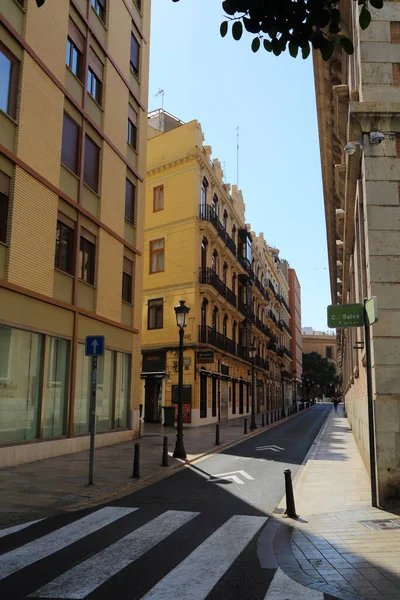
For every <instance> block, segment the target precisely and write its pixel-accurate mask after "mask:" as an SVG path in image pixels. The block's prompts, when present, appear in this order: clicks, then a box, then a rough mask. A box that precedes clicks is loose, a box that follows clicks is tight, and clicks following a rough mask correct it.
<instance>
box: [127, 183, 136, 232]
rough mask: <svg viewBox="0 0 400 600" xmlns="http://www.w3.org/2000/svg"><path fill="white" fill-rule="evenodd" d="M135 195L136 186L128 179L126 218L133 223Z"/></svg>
mask: <svg viewBox="0 0 400 600" xmlns="http://www.w3.org/2000/svg"><path fill="white" fill-rule="evenodd" d="M135 197H136V187H135V186H134V185H133V183H132V182H131V181H129V179H127V180H126V185H125V219H126V220H127V221H129V222H130V223H132V224H133V223H134V222H135Z"/></svg>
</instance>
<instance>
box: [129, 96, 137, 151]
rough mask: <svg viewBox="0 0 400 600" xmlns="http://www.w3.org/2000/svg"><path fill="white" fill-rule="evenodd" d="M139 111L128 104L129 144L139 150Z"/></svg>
mask: <svg viewBox="0 0 400 600" xmlns="http://www.w3.org/2000/svg"><path fill="white" fill-rule="evenodd" d="M137 118H138V116H137V113H136V112H135V111H134V110H133V108H132V106H131V105H130V104H129V105H128V144H129V145H130V146H132V148H133V149H134V150H137Z"/></svg>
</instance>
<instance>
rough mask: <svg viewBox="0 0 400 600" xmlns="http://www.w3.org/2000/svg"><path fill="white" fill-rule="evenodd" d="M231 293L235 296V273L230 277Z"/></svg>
mask: <svg viewBox="0 0 400 600" xmlns="http://www.w3.org/2000/svg"><path fill="white" fill-rule="evenodd" d="M232 292H233V293H234V294H236V273H233V275H232Z"/></svg>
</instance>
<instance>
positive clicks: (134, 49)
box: [131, 33, 140, 76]
mask: <svg viewBox="0 0 400 600" xmlns="http://www.w3.org/2000/svg"><path fill="white" fill-rule="evenodd" d="M139 54H140V45H139V42H138V41H137V39H136V38H135V36H134V35H133V33H132V34H131V71H132V72H133V73H134V74H135V75H136V76H137V75H139Z"/></svg>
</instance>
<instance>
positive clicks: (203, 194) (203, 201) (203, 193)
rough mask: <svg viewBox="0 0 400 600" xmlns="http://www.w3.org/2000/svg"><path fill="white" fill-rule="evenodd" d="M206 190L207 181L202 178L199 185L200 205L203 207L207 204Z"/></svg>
mask: <svg viewBox="0 0 400 600" xmlns="http://www.w3.org/2000/svg"><path fill="white" fill-rule="evenodd" d="M207 189H208V181H207V179H206V178H205V177H204V178H203V181H202V184H201V205H202V206H205V205H206V204H207Z"/></svg>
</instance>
